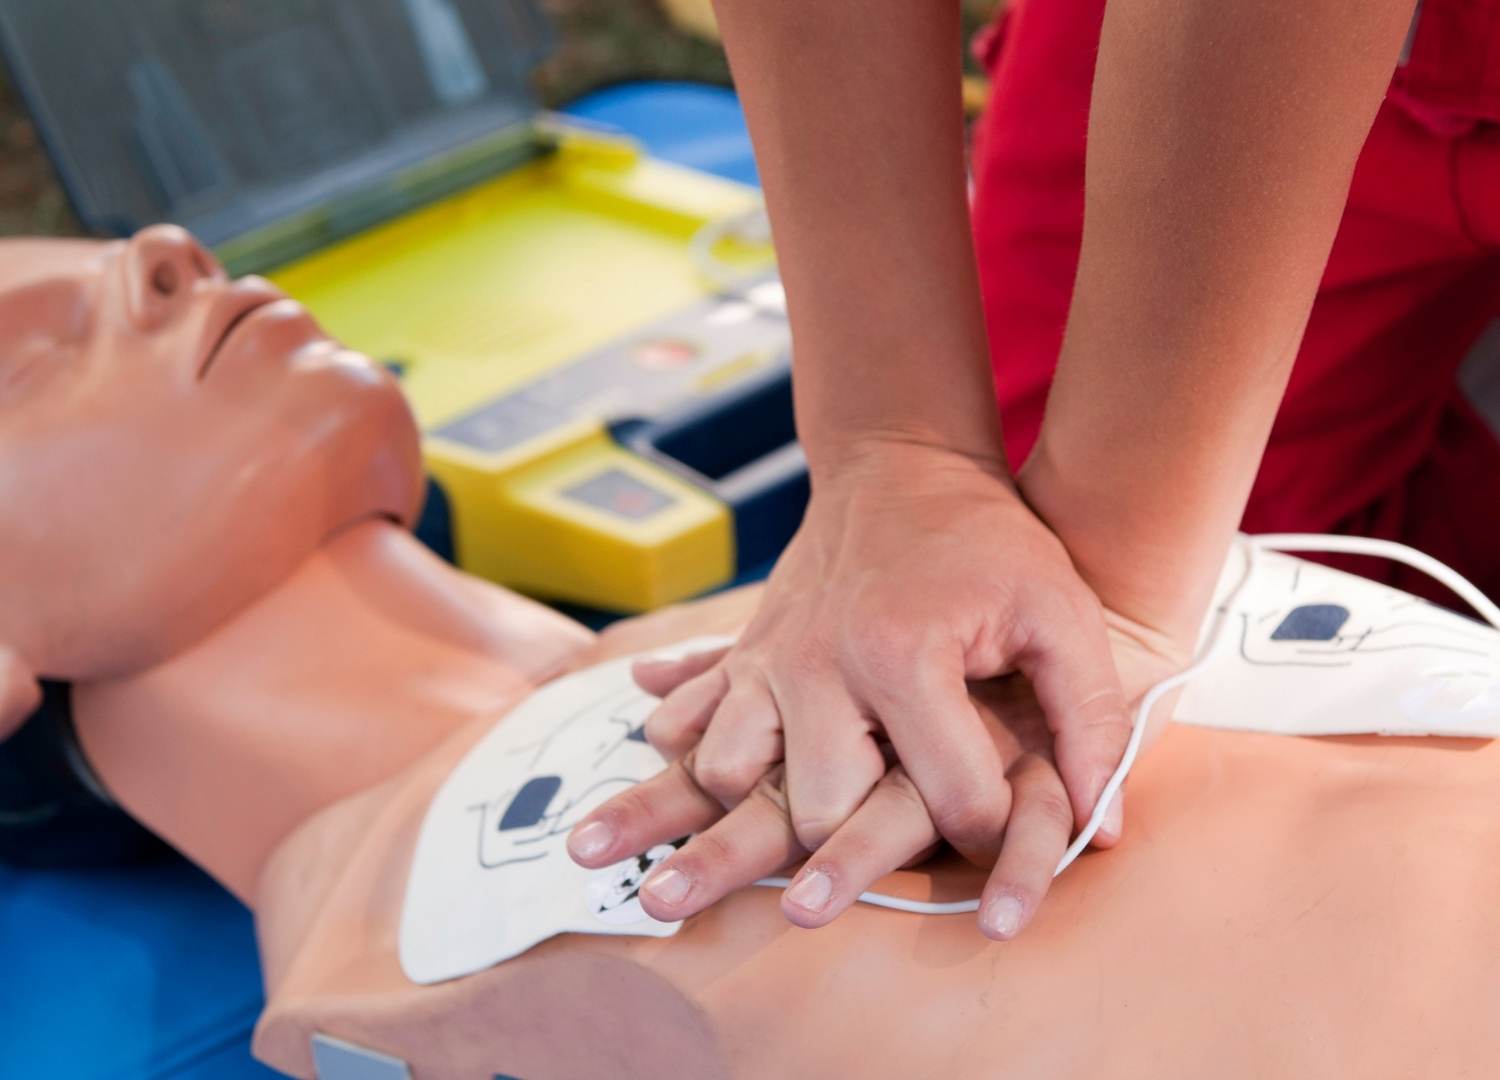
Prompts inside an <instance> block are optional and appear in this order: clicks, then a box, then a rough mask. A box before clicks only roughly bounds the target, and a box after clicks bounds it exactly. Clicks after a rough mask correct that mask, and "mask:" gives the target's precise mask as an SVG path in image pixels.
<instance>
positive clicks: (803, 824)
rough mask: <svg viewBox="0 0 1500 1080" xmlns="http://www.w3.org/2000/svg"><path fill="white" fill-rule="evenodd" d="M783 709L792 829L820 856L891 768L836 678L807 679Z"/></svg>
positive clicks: (781, 698) (781, 699)
mask: <svg viewBox="0 0 1500 1080" xmlns="http://www.w3.org/2000/svg"><path fill="white" fill-rule="evenodd" d="M774 696H775V698H776V701H777V704H778V705H779V706H780V713H781V726H782V729H783V740H784V742H785V749H786V791H787V802H788V804H789V805H790V807H791V814H792V828H793V829H795V830H796V833H797V839H798V840H800V841H801V843H802V846H803V847H805V848H807V850H809V851H816V850H817V849H818V848H819V847H821V846H822V844H823V842H824V841H825V840H827V839H828V838H829V837H830V836H832V835H833V834H834V831H835V830H836V829H838V828H839V826H841V825H843V824H844V823H845V822H846V821H848V819H849V816H850V815H851V814H853V813H854V812H855V811H856V810H857V809H858V808H859V806H860V804H861V803H863V802H864V801H865V797H866V796H868V795H869V794H870V792H871V790H872V789H873V788H874V787H875V785H876V784H878V783H880V778H881V777H882V776H884V775H885V772H886V768H887V764H886V760H885V757H884V755H883V754H882V753H881V750H880V747H879V746H878V745H877V744H876V742H875V739H874V738H873V737H872V736H871V733H870V729H871V726H872V725H871V724H870V722H869V721H868V720H866V719H865V717H864V715H863V714H862V713H861V712H860V709H859V706H858V705H856V704H855V702H854V700H853V698H851V697H850V696H849V692H848V691H847V690H846V689H845V688H844V687H843V686H842V685H840V684H839V682H838V681H837V680H835V679H831V678H828V679H818V678H815V677H814V678H804V679H801V680H799V681H798V682H797V683H796V684H795V685H794V686H790V687H789V688H788V691H787V693H786V694H784V695H783V694H780V693H777V694H776V695H774Z"/></svg>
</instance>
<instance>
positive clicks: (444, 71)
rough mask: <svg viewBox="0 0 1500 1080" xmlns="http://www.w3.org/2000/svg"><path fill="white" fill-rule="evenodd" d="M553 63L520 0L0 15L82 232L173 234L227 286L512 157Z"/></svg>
mask: <svg viewBox="0 0 1500 1080" xmlns="http://www.w3.org/2000/svg"><path fill="white" fill-rule="evenodd" d="M546 44H547V29H546V24H545V21H544V20H543V18H542V16H541V14H540V12H539V11H538V10H537V9H536V8H535V6H534V4H533V2H532V0H108V2H107V3H101V2H100V0H0V47H3V48H4V52H5V58H6V61H7V63H8V65H9V68H10V71H11V74H12V77H13V79H14V80H15V82H16V85H17V88H18V90H19V91H20V92H21V94H22V95H23V96H24V97H25V99H26V101H27V104H28V105H29V107H30V110H31V113H32V116H33V118H34V120H35V122H36V125H37V128H38V131H39V133H40V135H41V138H42V139H43V141H44V142H45V144H46V146H47V148H48V150H49V152H50V153H51V156H52V159H53V162H54V163H55V165H56V167H57V170H58V173H59V174H60V176H61V179H62V182H63V185H64V186H65V188H66V189H67V191H68V194H69V197H70V198H71V199H72V202H73V205H74V207H75V208H76V210H77V212H78V215H79V217H80V218H81V219H82V221H83V222H84V224H85V225H86V226H88V227H89V228H90V229H92V230H94V231H96V232H100V233H106V234H126V233H129V232H132V231H134V230H135V229H137V228H139V227H141V226H143V225H146V224H150V223H152V222H157V221H174V222H177V223H179V224H181V225H183V226H185V227H187V228H188V229H190V230H192V231H193V232H194V233H196V234H197V235H198V236H199V238H201V239H202V240H203V241H205V242H206V243H208V244H209V245H211V246H214V247H219V248H221V254H223V253H225V252H224V251H223V249H224V248H225V247H226V246H227V247H228V248H229V249H230V250H232V251H234V252H235V253H236V254H237V255H238V256H239V258H238V259H237V260H235V261H238V262H239V263H240V264H241V265H240V266H239V267H238V268H239V269H249V268H260V267H264V266H266V265H271V264H273V263H274V262H276V261H280V260H281V259H282V258H290V257H292V256H294V255H296V254H300V253H301V251H302V250H307V249H309V248H310V247H312V246H315V243H314V242H313V241H311V240H310V239H309V237H310V235H311V234H314V233H315V234H318V239H317V241H316V242H319V243H321V242H327V241H328V240H330V239H333V238H335V237H337V236H339V235H347V234H348V233H350V232H353V231H355V230H356V229H358V228H361V227H364V226H367V225H369V224H372V223H373V222H374V221H376V220H380V219H381V218H384V217H389V216H391V215H392V214H394V213H397V212H399V211H400V210H402V209H404V208H406V207H407V206H410V205H414V204H416V203H418V202H421V201H425V200H426V199H427V198H431V197H433V196H434V195H436V194H441V193H443V192H442V191H440V190H436V189H438V188H443V187H446V189H447V190H453V189H454V188H456V187H458V186H462V185H463V184H465V183H472V182H474V181H475V180H477V179H479V178H481V176H482V175H484V173H485V172H494V171H497V170H498V169H499V168H502V167H504V165H503V162H501V161H498V160H497V156H498V157H499V158H504V157H505V156H506V155H507V154H508V155H510V158H511V159H512V160H514V156H515V154H516V153H517V152H518V151H519V152H522V153H524V152H525V150H524V144H525V142H526V138H525V137H523V135H522V134H521V133H524V132H528V131H529V130H530V127H531V125H530V121H531V119H532V118H533V117H534V115H535V114H536V111H537V106H536V103H535V101H534V99H533V97H532V95H531V92H530V73H531V68H532V66H533V64H534V63H535V62H536V61H537V60H538V59H539V58H540V56H541V54H542V52H543V50H544V48H545V45H546ZM504 147H508V148H509V149H508V150H507V149H502V148H504ZM460 148H466V152H465V153H462V154H455V151H459V150H460ZM454 158H457V159H459V163H458V164H456V165H454V166H453V167H452V168H447V167H445V163H447V162H449V161H450V160H451V159H454ZM299 249H301V250H299ZM251 264H258V266H254V265H251Z"/></svg>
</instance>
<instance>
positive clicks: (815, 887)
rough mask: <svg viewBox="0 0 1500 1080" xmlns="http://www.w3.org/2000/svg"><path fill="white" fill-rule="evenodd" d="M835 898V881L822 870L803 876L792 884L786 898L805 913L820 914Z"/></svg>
mask: <svg viewBox="0 0 1500 1080" xmlns="http://www.w3.org/2000/svg"><path fill="white" fill-rule="evenodd" d="M832 896H833V879H832V878H830V877H829V876H828V875H827V874H825V873H823V871H821V870H814V871H813V872H812V873H810V874H803V875H802V876H801V877H800V878H798V879H797V880H796V881H794V882H792V885H791V888H789V889H787V891H786V898H787V899H788V900H790V901H791V902H792V903H794V904H796V905H797V906H798V907H799V908H802V909H803V910H804V911H811V912H819V911H822V910H823V909H824V908H826V907H827V906H828V901H829V898H830V897H832Z"/></svg>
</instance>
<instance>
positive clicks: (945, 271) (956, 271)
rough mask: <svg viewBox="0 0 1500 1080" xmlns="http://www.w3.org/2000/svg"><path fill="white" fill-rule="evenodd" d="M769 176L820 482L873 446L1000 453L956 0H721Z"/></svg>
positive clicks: (799, 381)
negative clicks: (968, 180) (969, 186)
mask: <svg viewBox="0 0 1500 1080" xmlns="http://www.w3.org/2000/svg"><path fill="white" fill-rule="evenodd" d="M716 7H717V10H718V14H719V20H720V23H721V25H722V27H723V32H724V40H725V43H726V45H727V47H728V50H729V56H730V61H731V63H732V64H733V66H734V72H735V80H736V85H737V86H738V89H739V91H740V95H741V98H742V100H743V101H744V105H745V112H746V116H747V118H748V120H749V124H750V130H751V133H752V135H753V136H754V139H755V149H756V154H757V157H758V159H759V162H760V168H761V175H762V177H763V180H764V184H765V193H766V201H767V203H768V205H769V207H770V211H771V219H772V221H773V223H774V228H775V232H776V246H777V253H778V256H779V260H780V265H781V273H782V277H783V278H784V280H785V282H786V287H787V296H788V300H789V304H790V315H791V319H792V327H793V336H794V339H795V342H796V349H797V364H796V373H795V376H794V377H795V379H796V387H797V409H798V420H799V428H800V431H801V435H802V441H803V444H804V446H805V447H806V448H807V452H808V456H809V459H810V460H811V462H812V466H813V470H814V474H815V481H816V475H817V473H818V472H820V471H827V470H828V469H831V468H833V467H836V465H837V464H838V463H840V462H842V461H843V460H844V459H845V458H846V456H847V455H848V454H849V453H851V452H857V451H858V448H859V447H860V446H861V445H862V444H865V443H868V442H869V441H871V440H876V441H878V440H880V439H882V438H892V439H894V440H896V441H913V442H918V443H926V444H933V445H938V446H942V447H945V448H951V449H955V450H958V451H960V452H962V453H965V454H970V455H973V456H975V457H982V458H991V459H995V460H996V461H998V460H1000V457H1001V453H1002V452H1001V450H1000V438H999V425H998V420H997V418H996V412H995V408H994V405H993V400H994V398H993V390H992V389H991V383H990V374H989V363H988V350H987V348H986V345H985V337H984V323H983V317H982V314H981V308H980V301H979V286H978V280H977V275H976V271H975V267H974V257H973V247H972V243H971V240H970V232H969V216H968V203H967V196H966V192H965V185H964V170H963V114H962V108H961V103H960V99H959V71H960V57H961V55H962V46H961V40H960V31H959V8H958V4H957V2H956V0H822V2H808V0H718V3H717V5H716Z"/></svg>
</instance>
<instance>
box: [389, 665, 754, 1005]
mask: <svg viewBox="0 0 1500 1080" xmlns="http://www.w3.org/2000/svg"><path fill="white" fill-rule="evenodd" d="M729 640H730V639H725V638H699V639H694V640H692V641H685V642H683V643H682V644H680V645H678V646H676V650H677V651H680V652H681V653H691V652H698V651H702V650H704V649H709V648H716V647H720V646H722V645H725V644H728V642H729ZM653 655H661V654H660V653H655V654H653ZM633 659H635V658H634V657H626V658H623V659H619V660H612V661H609V662H608V663H604V664H600V665H599V666H597V667H592V668H589V669H587V670H585V671H578V672H575V673H573V674H571V675H567V676H564V677H563V678H561V679H558V680H556V681H554V682H551V683H548V684H547V685H546V686H544V687H542V688H541V689H540V690H538V691H537V692H536V693H534V694H532V695H531V696H530V697H529V698H527V699H526V700H525V701H524V702H522V703H521V704H520V705H519V706H517V707H516V708H515V709H514V710H513V711H512V712H511V713H509V714H508V715H507V716H506V717H505V718H504V719H503V720H501V721H500V722H499V723H497V724H496V725H495V727H494V728H493V729H492V730H491V731H490V732H489V733H488V734H487V735H485V736H484V738H483V739H481V740H480V741H479V742H478V743H476V744H475V745H474V746H473V747H472V748H471V749H470V750H469V752H468V754H467V755H466V756H465V757H464V759H463V760H462V761H461V762H459V764H458V766H457V768H455V769H454V770H453V772H452V773H451V774H450V775H449V776H448V779H447V780H446V781H444V783H443V786H442V787H441V788H440V789H439V790H438V793H437V795H436V796H435V797H434V798H433V800H432V804H431V806H429V807H428V810H427V817H426V819H425V820H424V821H423V823H422V832H421V835H420V836H419V837H418V839H417V849H416V855H415V857H414V858H413V861H412V868H411V875H410V878H409V880H408V882H407V887H406V903H405V907H404V909H403V911H402V914H401V932H400V943H399V951H400V957H401V967H402V970H404V971H405V972H406V975H407V977H408V978H410V979H411V980H412V981H414V982H418V983H424V984H425V983H435V982H441V981H443V980H445V979H454V978H457V977H459V976H460V975H469V974H472V973H473V972H476V971H482V970H484V969H485V968H488V967H491V966H493V965H495V964H498V963H500V962H501V961H502V960H508V959H510V958H511V957H513V956H516V955H518V954H520V953H522V952H525V951H526V950H527V949H529V948H531V947H532V946H533V945H536V944H538V943H539V942H542V941H545V940H546V939H547V938H550V937H553V936H555V935H557V934H562V933H569V932H571V933H582V934H623V935H635V936H644V937H670V936H671V935H672V934H675V933H676V932H677V930H678V929H679V928H680V927H681V925H682V924H681V923H662V922H657V921H656V920H654V919H652V918H651V917H650V916H649V915H647V914H646V913H645V912H644V911H643V910H641V905H640V901H639V900H638V899H637V892H638V890H639V888H640V885H641V882H642V881H644V880H645V878H646V875H647V874H648V873H649V872H650V871H651V870H652V868H654V867H655V865H656V864H657V863H659V862H661V861H662V860H663V859H665V858H666V857H667V856H668V855H670V854H671V853H672V852H673V851H674V850H676V848H675V846H674V845H672V844H662V845H659V846H658V847H656V848H653V849H652V850H651V851H648V852H646V853H645V854H643V855H640V856H637V857H635V858H630V859H626V860H624V861H622V862H619V863H617V864H615V865H614V866H611V867H608V868H606V869H603V870H585V869H584V868H583V867H581V866H579V865H577V864H576V863H575V862H573V860H572V859H571V858H569V856H568V852H567V849H566V847H565V844H566V841H567V837H568V832H569V830H571V829H572V828H573V826H574V825H576V824H578V822H579V821H580V820H582V819H583V817H584V816H585V815H587V814H588V813H589V811H591V810H593V809H594V808H595V807H596V806H598V805H599V804H600V803H603V802H604V801H605V800H607V799H609V798H610V797H612V796H614V795H618V794H619V793H620V792H621V791H624V790H625V789H626V788H628V787H630V786H632V785H634V784H638V783H640V782H641V781H642V780H647V779H649V778H650V777H652V776H654V775H656V774H657V773H659V772H661V771H662V769H664V768H665V767H666V763H665V761H664V760H663V759H662V757H661V755H659V754H658V753H657V752H656V751H655V750H653V749H652V748H651V746H650V745H649V744H648V743H647V742H646V737H645V721H646V717H647V716H648V715H649V714H650V712H651V710H652V709H654V708H655V707H656V705H657V703H658V702H657V699H656V698H654V697H652V696H651V695H649V694H647V693H646V692H645V691H643V690H641V689H640V688H638V687H637V686H636V685H635V682H634V680H632V678H631V676H630V665H631V662H632V660H633Z"/></svg>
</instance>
